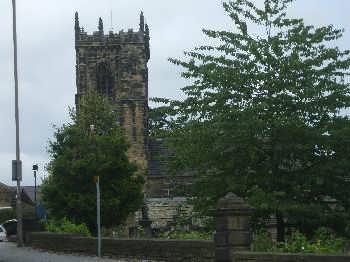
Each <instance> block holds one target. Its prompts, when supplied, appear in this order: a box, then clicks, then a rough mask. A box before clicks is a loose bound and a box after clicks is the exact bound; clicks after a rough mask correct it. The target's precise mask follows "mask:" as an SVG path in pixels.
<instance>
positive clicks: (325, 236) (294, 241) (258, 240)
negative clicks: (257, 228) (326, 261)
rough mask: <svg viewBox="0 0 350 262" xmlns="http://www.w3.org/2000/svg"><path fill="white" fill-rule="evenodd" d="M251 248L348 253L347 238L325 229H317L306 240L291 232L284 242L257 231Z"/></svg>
mask: <svg viewBox="0 0 350 262" xmlns="http://www.w3.org/2000/svg"><path fill="white" fill-rule="evenodd" d="M253 250H254V251H260V252H286V253H329V254H334V253H348V252H349V251H350V249H349V240H347V239H345V238H341V237H337V236H336V235H335V234H334V233H331V232H330V231H328V230H327V229H319V230H317V231H316V232H315V235H314V237H313V239H311V240H308V239H307V237H306V236H305V235H303V234H302V233H300V232H295V233H293V234H292V236H291V237H290V239H288V240H287V241H285V242H279V243H278V242H273V241H272V240H271V238H270V236H269V235H268V233H266V232H263V231H262V232H258V233H257V234H256V235H255V237H254V241H253Z"/></svg>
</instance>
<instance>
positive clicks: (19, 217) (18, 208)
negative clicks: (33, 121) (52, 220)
mask: <svg viewBox="0 0 350 262" xmlns="http://www.w3.org/2000/svg"><path fill="white" fill-rule="evenodd" d="M12 11H13V16H12V18H13V24H12V26H13V54H14V77H15V120H16V181H17V200H16V212H17V245H18V246H19V247H21V246H23V232H22V229H23V227H22V201H21V177H19V176H18V174H19V173H20V171H19V168H20V167H21V166H20V162H21V157H20V148H19V109H18V70H17V28H16V0H12Z"/></svg>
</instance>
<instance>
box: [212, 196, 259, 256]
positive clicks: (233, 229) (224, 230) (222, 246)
mask: <svg viewBox="0 0 350 262" xmlns="http://www.w3.org/2000/svg"><path fill="white" fill-rule="evenodd" d="M253 212H254V209H253V208H252V207H251V206H249V205H248V204H247V203H245V202H244V201H243V199H241V198H239V197H237V196H236V195H235V194H233V193H228V194H227V195H226V196H225V197H223V198H221V199H220V200H219V201H218V204H217V209H216V214H215V216H216V234H215V237H214V241H215V257H216V262H232V261H233V253H234V252H236V251H247V250H250V245H251V242H252V234H251V227H250V220H251V216H252V214H253Z"/></svg>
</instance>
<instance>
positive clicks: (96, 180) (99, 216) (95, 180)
mask: <svg viewBox="0 0 350 262" xmlns="http://www.w3.org/2000/svg"><path fill="white" fill-rule="evenodd" d="M94 131H95V126H94V125H90V132H91V135H93V134H94ZM93 180H94V183H95V184H96V206H97V214H96V215H97V219H96V220H97V221H96V224H97V256H98V257H101V201H100V177H99V176H94V177H93Z"/></svg>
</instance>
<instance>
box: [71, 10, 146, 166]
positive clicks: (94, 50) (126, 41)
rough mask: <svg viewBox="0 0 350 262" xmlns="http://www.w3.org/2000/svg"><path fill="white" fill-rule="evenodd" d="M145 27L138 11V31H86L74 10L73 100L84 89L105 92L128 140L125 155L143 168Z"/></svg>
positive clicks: (99, 29)
mask: <svg viewBox="0 0 350 262" xmlns="http://www.w3.org/2000/svg"><path fill="white" fill-rule="evenodd" d="M149 40H150V37H149V29H148V26H147V24H145V22H144V16H143V13H142V12H141V15H140V25H139V29H138V31H136V32H134V31H133V30H132V29H129V30H128V31H127V32H124V31H120V32H119V33H114V32H113V31H109V32H108V33H107V34H106V33H105V32H104V27H103V21H102V19H101V18H100V19H99V21H98V31H95V32H93V33H92V34H88V33H86V32H85V31H84V28H83V27H80V25H79V17H78V13H75V50H76V86H77V93H76V97H75V100H76V101H75V103H76V105H78V103H79V99H80V98H81V96H82V95H84V93H85V92H86V90H87V89H89V88H93V89H96V90H97V92H98V93H100V94H102V95H106V96H108V97H109V98H110V99H111V101H112V102H113V103H114V104H115V107H116V110H117V111H118V112H119V116H120V118H119V119H118V121H119V123H120V124H121V125H122V126H123V128H124V130H125V134H126V136H127V138H128V140H129V143H130V149H129V152H128V154H129V157H130V158H131V160H133V161H135V162H136V163H137V165H138V166H139V167H140V168H141V170H147V168H148V163H147V159H148V157H147V152H148V124H147V122H148V68H147V62H148V60H149V58H150V49H149Z"/></svg>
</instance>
